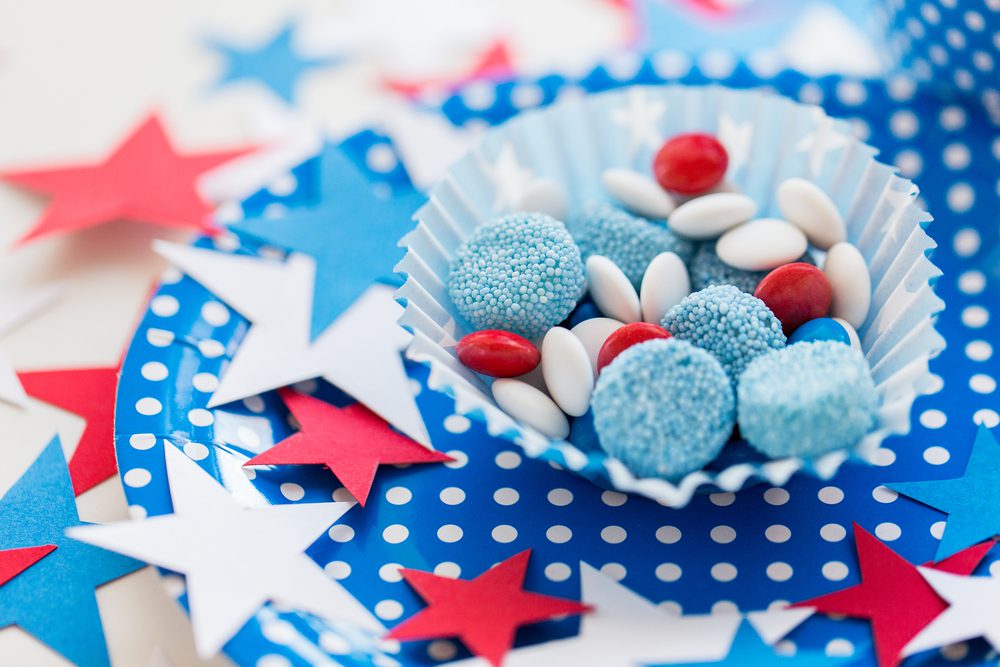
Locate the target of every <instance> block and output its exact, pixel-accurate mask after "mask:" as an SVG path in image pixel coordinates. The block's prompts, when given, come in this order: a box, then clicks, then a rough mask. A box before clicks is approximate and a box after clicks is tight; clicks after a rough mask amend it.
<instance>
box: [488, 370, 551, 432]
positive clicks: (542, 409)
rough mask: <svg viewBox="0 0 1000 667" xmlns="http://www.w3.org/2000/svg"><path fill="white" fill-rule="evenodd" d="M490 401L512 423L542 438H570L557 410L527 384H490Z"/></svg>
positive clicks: (508, 380)
mask: <svg viewBox="0 0 1000 667" xmlns="http://www.w3.org/2000/svg"><path fill="white" fill-rule="evenodd" d="M493 400H494V401H496V402H497V405H499V406H500V409H501V410H503V411H504V412H506V413H507V414H508V415H510V416H511V417H513V418H514V419H516V420H518V421H520V422H524V423H525V424H527V425H528V426H530V427H532V428H534V429H535V430H537V431H538V432H540V433H541V434H542V435H544V436H546V437H549V438H553V439H555V440H562V439H563V438H565V437H566V436H568V435H569V421H568V420H567V419H566V415H564V414H563V413H562V410H560V409H559V406H558V405H556V404H555V402H554V401H553V400H552V399H551V398H549V397H548V396H546V395H545V394H544V393H542V392H540V391H538V390H537V389H535V388H534V387H532V386H531V385H530V384H527V383H525V382H521V381H520V380H511V379H509V378H500V379H498V380H494V381H493Z"/></svg>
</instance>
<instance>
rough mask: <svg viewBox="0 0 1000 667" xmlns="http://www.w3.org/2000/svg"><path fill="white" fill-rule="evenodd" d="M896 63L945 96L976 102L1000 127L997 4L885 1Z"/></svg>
mask: <svg viewBox="0 0 1000 667" xmlns="http://www.w3.org/2000/svg"><path fill="white" fill-rule="evenodd" d="M879 9H880V11H881V14H882V16H883V18H884V20H885V27H886V43H887V44H888V46H889V50H890V52H891V55H892V56H893V58H894V60H895V61H896V64H898V65H899V66H900V67H902V68H903V69H904V70H906V71H908V72H909V73H910V74H912V76H913V77H914V78H916V79H917V80H918V81H921V82H924V83H926V84H928V85H933V86H934V87H935V88H936V89H937V90H938V92H939V93H942V94H943V95H944V96H945V97H952V98H960V97H973V98H975V99H977V100H979V102H980V103H981V104H983V105H984V106H985V107H986V108H987V109H988V111H989V113H990V115H991V116H992V117H993V119H994V120H995V121H997V122H1000V75H998V66H1000V63H998V62H997V60H998V59H1000V57H998V55H997V51H998V45H997V39H998V37H997V35H998V34H1000V32H998V31H1000V3H998V2H996V0H958V1H956V0H882V2H881V3H880V6H879Z"/></svg>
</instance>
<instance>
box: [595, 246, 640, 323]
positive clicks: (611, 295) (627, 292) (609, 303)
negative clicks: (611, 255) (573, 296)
mask: <svg viewBox="0 0 1000 667" xmlns="http://www.w3.org/2000/svg"><path fill="white" fill-rule="evenodd" d="M587 283H588V284H589V285H590V296H591V298H593V299H594V304H595V305H596V306H597V309H598V310H600V311H601V312H602V313H604V314H605V315H607V316H608V317H610V318H612V319H616V320H618V321H619V322H624V323H626V324H628V323H629V322H638V321H639V319H640V317H641V314H640V310H639V295H638V294H636V293H635V288H634V287H632V283H631V282H629V279H628V276H626V275H625V274H624V273H623V272H622V270H621V269H619V268H618V265H617V264H615V263H614V262H612V261H611V260H610V259H608V258H607V257H602V256H600V255H591V256H590V257H588V258H587Z"/></svg>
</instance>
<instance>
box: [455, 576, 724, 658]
mask: <svg viewBox="0 0 1000 667" xmlns="http://www.w3.org/2000/svg"><path fill="white" fill-rule="evenodd" d="M580 578H581V597H582V598H583V602H584V603H586V604H589V605H592V606H593V607H594V611H593V612H591V613H589V614H585V615H584V616H583V617H582V618H581V620H580V634H578V635H577V636H575V637H569V638H568V639H558V640H555V641H551V642H546V643H544V644H535V645H533V646H525V647H524V648H519V649H515V650H513V651H511V652H510V653H508V654H507V656H506V657H505V658H504V662H503V664H504V667H552V665H601V667H635V665H643V664H657V663H672V662H716V661H718V660H721V659H722V658H724V657H725V656H726V654H727V653H728V652H729V646H730V644H732V641H733V637H734V636H735V635H736V629H737V627H739V624H740V622H741V620H742V617H741V616H740V615H739V614H735V613H734V614H712V615H699V616H676V615H674V614H671V613H669V612H667V611H664V610H663V609H660V608H659V607H657V606H656V605H654V604H653V603H652V602H650V601H649V600H647V599H646V598H644V597H641V596H639V595H637V594H636V593H634V592H632V591H631V590H629V589H628V588H625V587H624V586H622V585H621V584H619V583H617V582H615V581H613V580H611V579H609V578H608V577H607V576H606V575H604V574H602V573H601V572H599V571H598V570H596V569H594V568H593V567H591V566H590V565H587V564H586V563H583V562H581V563H580ZM448 664H449V667H458V666H462V667H466V666H467V667H472V666H473V665H477V666H479V665H485V664H486V663H485V661H483V660H481V659H479V658H470V659H468V660H460V661H457V662H452V663H448Z"/></svg>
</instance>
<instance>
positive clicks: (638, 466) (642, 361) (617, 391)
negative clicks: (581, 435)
mask: <svg viewBox="0 0 1000 667" xmlns="http://www.w3.org/2000/svg"><path fill="white" fill-rule="evenodd" d="M591 410H592V411H593V413H594V428H595V429H596V431H597V435H598V438H599V440H600V445H601V448H603V449H604V451H606V452H607V453H608V454H610V455H611V456H614V457H616V458H618V459H621V460H622V461H623V462H624V463H625V465H627V466H628V467H629V469H630V470H631V471H632V472H633V473H634V474H635V475H637V476H639V477H665V478H668V479H672V478H677V477H681V476H683V475H686V474H687V473H689V472H693V471H695V470H698V469H700V468H702V467H704V466H705V465H706V464H708V463H709V462H711V461H712V459H714V458H715V457H716V455H718V453H719V451H720V450H721V449H722V448H723V446H725V444H726V442H727V441H728V440H729V436H730V435H731V434H732V432H733V423H734V417H735V398H734V396H733V389H732V386H731V385H730V383H729V378H728V377H726V372H725V371H724V370H723V369H722V366H721V365H720V364H719V362H718V361H716V360H715V358H714V357H712V355H710V354H708V353H707V352H705V351H704V350H700V349H698V348H696V347H694V346H693V345H690V344H688V343H685V342H683V341H679V340H676V339H667V340H663V339H658V340H652V341H647V342H645V343H640V344H639V345H635V346H633V347H630V348H628V349H627V350H625V351H624V352H622V353H621V354H620V355H618V357H616V358H615V360H614V361H612V362H611V363H610V364H609V365H608V366H606V367H605V368H604V369H603V370H602V371H601V374H600V376H599V377H598V378H597V387H596V389H595V390H594V396H593V398H592V401H591Z"/></svg>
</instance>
